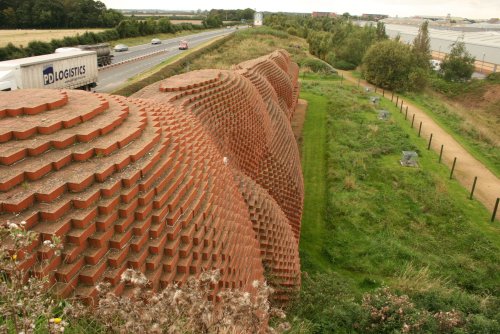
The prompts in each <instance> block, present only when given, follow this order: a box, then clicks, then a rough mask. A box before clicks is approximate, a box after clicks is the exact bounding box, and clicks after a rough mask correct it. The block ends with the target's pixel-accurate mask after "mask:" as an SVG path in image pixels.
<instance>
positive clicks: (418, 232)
mask: <svg viewBox="0 0 500 334" xmlns="http://www.w3.org/2000/svg"><path fill="white" fill-rule="evenodd" d="M301 97H302V98H305V99H306V100H308V101H309V109H308V112H307V113H306V121H305V125H304V133H303V148H302V149H303V152H304V153H303V157H302V158H303V159H302V164H303V166H302V167H303V171H304V182H305V188H306V200H305V205H304V214H303V221H302V235H301V243H300V254H301V261H302V269H303V270H305V271H307V272H308V273H309V277H312V281H311V279H309V278H308V279H306V280H304V282H305V283H304V286H303V292H302V293H301V294H302V295H301V299H300V301H299V304H304V303H307V300H308V298H311V295H313V296H316V297H314V298H316V300H319V299H321V298H325V299H327V300H330V301H329V302H327V304H325V305H321V306H318V308H314V307H312V308H311V309H308V307H309V306H307V305H304V306H302V305H299V306H297V305H295V307H294V308H292V309H293V311H292V312H291V314H292V315H296V316H299V317H302V318H305V319H308V320H309V321H312V322H313V323H314V324H315V326H316V327H315V328H316V330H315V332H330V331H337V330H338V328H337V327H335V328H337V330H333V329H332V327H331V326H332V321H333V322H334V321H339V323H342V322H344V321H347V320H348V321H347V322H346V323H344V324H343V325H339V324H338V323H337V324H336V325H335V326H340V327H339V328H342V329H343V330H342V331H345V330H346V328H349V327H350V326H354V323H352V322H351V323H349V322H350V321H355V318H356V314H358V313H357V312H358V311H359V310H358V311H356V312H355V311H352V310H354V309H356V310H357V307H358V306H359V304H358V303H359V302H358V303H356V302H354V304H353V301H356V300H358V301H359V300H360V298H361V295H362V294H365V293H374V292H375V290H376V289H378V288H381V287H383V286H389V287H390V288H391V289H394V290H396V291H398V292H399V293H404V294H408V295H410V297H411V298H412V300H413V302H414V303H415V305H419V307H422V308H423V309H425V310H431V311H433V312H436V311H438V310H451V309H453V308H454V309H458V310H460V312H463V313H464V314H475V315H478V316H480V317H482V316H484V317H486V318H488V319H490V320H491V321H492V323H494V324H493V325H492V326H496V325H495V324H498V319H497V320H495V319H494V318H495V317H496V316H495V315H494V314H495V311H494V309H495V307H499V303H498V300H499V297H500V286H499V285H498V282H499V281H500V226H498V223H494V224H490V223H489V217H490V213H489V212H487V211H486V210H485V209H484V207H483V206H482V205H481V204H480V203H479V202H476V201H470V200H468V199H467V194H468V192H467V190H465V189H464V188H462V187H461V186H460V184H458V183H457V182H456V181H454V180H449V179H448V175H449V170H448V169H447V168H446V167H445V166H444V165H442V164H439V163H438V162H437V160H438V157H437V154H436V153H434V152H433V151H427V149H426V141H425V140H424V139H422V138H418V137H417V134H416V133H415V131H414V130H411V129H410V127H409V124H408V122H407V121H405V120H404V115H402V114H400V113H399V110H397V109H396V107H394V106H393V105H392V104H391V103H390V102H388V101H387V100H382V102H381V103H382V104H381V106H380V107H379V108H384V109H387V110H389V111H390V112H391V118H390V120H389V121H381V120H378V118H377V116H378V114H377V112H376V109H378V108H374V107H373V106H372V105H371V103H370V102H369V96H368V95H366V94H365V93H364V92H363V91H362V90H360V89H357V88H356V87H354V86H351V85H345V84H344V85H343V86H341V85H340V82H339V81H337V80H327V79H323V80H308V79H307V78H306V79H305V80H304V81H303V84H302V93H301ZM320 109H321V110H320ZM325 117H326V123H322V121H323V122H324V121H325ZM403 150H415V151H417V152H418V153H419V156H420V157H419V164H420V167H419V168H404V167H401V166H400V164H399V159H400V154H401V151H403ZM323 159H324V160H323ZM321 178H324V179H323V180H321ZM310 196H312V198H311V197H310ZM325 273H329V274H328V275H329V276H328V277H325V276H324V274H325ZM323 280H324V282H323V283H322V284H329V285H332V286H336V287H337V288H331V289H330V290H328V289H327V288H326V287H318V283H317V282H319V281H323ZM312 289H315V291H317V290H318V289H320V290H321V289H325V290H324V291H323V292H322V294H326V295H328V293H334V294H335V295H338V296H343V297H336V296H334V295H330V297H325V296H317V295H316V294H317V292H315V291H312ZM332 289H333V290H332ZM332 291H333V292H332ZM485 296H489V297H487V298H486V299H484V297H485ZM314 298H312V299H314ZM487 300H490V301H491V300H493V301H494V302H493V304H492V305H493V306H491V305H490V306H489V307H490V308H493V313H489V312H490V308H481V307H480V306H478V305H481V303H486V304H487V303H488V302H487ZM328 308H331V309H338V310H337V311H335V312H340V313H335V312H333V313H328V317H329V318H330V320H328V321H326V323H323V322H325V319H324V318H318V317H317V314H321V313H322V312H326V311H325V310H326V309H328ZM339 310H341V311H339ZM349 310H351V311H352V312H354V313H352V314H350V315H349V316H348V319H347V320H346V319H345V318H342V314H343V315H344V316H345V315H347V314H349V312H350V311H349ZM336 317H340V318H339V319H336V320H331V319H334V318H336ZM353 319H354V320H353ZM492 319H493V320H492ZM490 320H488V321H490ZM318 326H319V327H318ZM346 326H347V327H346Z"/></svg>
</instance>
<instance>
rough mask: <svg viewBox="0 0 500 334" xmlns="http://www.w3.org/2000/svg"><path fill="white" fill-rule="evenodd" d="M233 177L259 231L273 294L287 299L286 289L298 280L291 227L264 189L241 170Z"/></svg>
mask: <svg viewBox="0 0 500 334" xmlns="http://www.w3.org/2000/svg"><path fill="white" fill-rule="evenodd" d="M235 179H236V181H237V183H238V187H239V189H240V191H241V193H242V194H243V197H244V199H245V202H246V204H247V206H248V211H249V213H250V220H251V221H252V223H253V229H254V231H255V233H256V234H257V235H258V240H259V243H260V252H261V256H262V262H263V264H264V269H265V270H266V272H268V274H269V276H268V277H270V279H271V280H272V283H273V285H274V286H275V287H276V288H277V289H276V290H277V293H275V295H273V297H274V298H276V299H282V300H283V299H287V295H286V293H287V291H289V290H290V289H294V288H295V287H297V286H298V285H299V284H300V259H299V251H298V247H297V240H296V239H295V237H294V234H293V231H292V228H291V226H290V225H289V224H288V220H287V217H286V216H285V215H284V214H283V211H281V209H280V207H279V205H278V203H276V201H275V200H274V199H273V198H272V197H271V195H269V193H268V192H267V191H266V190H264V189H263V188H262V187H261V186H259V185H258V184H257V183H256V182H255V181H253V180H252V179H250V178H249V177H248V176H246V175H244V174H242V173H235Z"/></svg>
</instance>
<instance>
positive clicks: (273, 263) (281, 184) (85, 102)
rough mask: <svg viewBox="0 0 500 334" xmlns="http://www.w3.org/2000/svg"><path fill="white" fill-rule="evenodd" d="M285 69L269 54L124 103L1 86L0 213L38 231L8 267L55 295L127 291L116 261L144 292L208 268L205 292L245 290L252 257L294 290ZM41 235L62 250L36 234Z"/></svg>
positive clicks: (297, 202) (296, 268) (257, 270)
mask: <svg viewBox="0 0 500 334" xmlns="http://www.w3.org/2000/svg"><path fill="white" fill-rule="evenodd" d="M297 71H298V68H297V66H296V65H295V64H294V63H292V62H291V61H290V58H289V56H288V55H287V54H286V52H284V51H277V52H275V53H273V54H271V55H268V56H265V57H262V58H259V59H257V60H254V61H250V62H245V63H243V64H240V65H238V66H236V67H234V69H232V70H231V71H219V70H204V71H196V72H190V73H186V74H184V75H181V76H176V77H172V78H170V79H167V80H165V81H163V82H159V83H157V84H154V85H152V86H149V87H147V88H145V89H144V90H143V91H141V92H139V93H137V94H136V96H135V97H134V98H128V99H127V98H123V97H118V96H111V95H105V94H90V93H86V92H81V91H56V90H18V91H14V92H2V93H0V209H1V211H0V219H1V220H2V221H7V220H9V221H15V222H19V221H26V227H27V228H28V229H30V230H33V231H36V232H37V233H39V234H40V238H39V239H38V240H37V241H36V242H35V243H34V244H33V245H32V246H31V247H30V249H28V250H27V252H26V254H25V255H24V256H21V257H20V266H21V267H22V268H24V269H26V270H31V271H33V272H34V273H37V274H39V275H48V276H49V279H50V282H51V283H52V284H54V288H55V291H56V293H58V294H59V295H61V296H63V297H66V296H70V295H72V296H77V297H80V298H87V299H89V298H93V297H95V296H96V288H95V285H96V284H97V283H99V282H101V281H103V280H106V281H108V282H110V283H111V284H112V285H113V287H114V291H115V292H116V293H118V294H121V293H124V292H126V289H127V288H126V287H125V286H124V285H123V284H122V283H120V280H119V278H120V275H121V273H122V272H123V271H124V270H125V269H126V268H135V269H138V270H140V271H142V272H144V273H145V274H146V276H147V277H148V278H149V279H150V280H151V282H152V287H153V288H154V289H160V288H161V287H163V286H165V285H166V284H168V283H171V282H184V281H185V280H186V279H187V277H188V276H189V275H197V274H199V273H200V272H201V271H202V270H206V269H209V268H219V269H221V271H222V279H221V283H220V284H219V286H217V287H215V290H217V289H219V288H243V289H246V290H251V282H252V281H253V280H255V279H258V280H262V279H263V275H264V266H265V267H266V269H268V270H270V271H271V272H272V275H273V276H275V277H277V278H278V283H279V285H281V286H282V287H283V291H284V290H286V289H287V288H290V287H294V286H296V285H297V284H298V283H299V280H298V275H299V272H300V264H299V258H298V238H299V235H300V218H301V213H302V201H303V185H302V174H301V171H300V161H299V156H298V150H297V147H296V144H295V142H294V139H293V134H292V132H291V127H290V118H291V115H292V113H293V109H294V107H295V104H296V101H297V95H298V85H297ZM53 236H59V237H60V238H61V239H62V241H63V246H64V247H63V250H62V252H61V254H60V255H57V254H55V253H54V251H53V250H51V249H50V248H48V247H46V246H44V244H43V241H44V240H48V239H51V238H52V237H53Z"/></svg>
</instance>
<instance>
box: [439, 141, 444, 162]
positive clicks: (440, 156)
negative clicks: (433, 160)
mask: <svg viewBox="0 0 500 334" xmlns="http://www.w3.org/2000/svg"><path fill="white" fill-rule="evenodd" d="M443 148H444V145H441V150H440V151H439V163H441V158H442V157H443Z"/></svg>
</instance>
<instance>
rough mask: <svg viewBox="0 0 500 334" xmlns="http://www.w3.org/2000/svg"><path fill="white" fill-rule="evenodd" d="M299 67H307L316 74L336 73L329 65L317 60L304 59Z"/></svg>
mask: <svg viewBox="0 0 500 334" xmlns="http://www.w3.org/2000/svg"><path fill="white" fill-rule="evenodd" d="M300 67H308V68H309V69H311V71H313V72H316V73H326V74H329V73H331V74H335V73H337V71H335V69H334V68H333V67H332V66H331V65H330V64H328V63H327V62H324V61H323V60H321V59H318V58H304V59H303V60H302V61H301V63H300Z"/></svg>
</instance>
